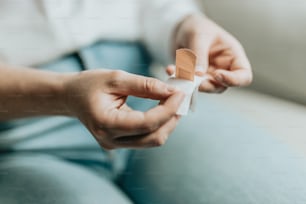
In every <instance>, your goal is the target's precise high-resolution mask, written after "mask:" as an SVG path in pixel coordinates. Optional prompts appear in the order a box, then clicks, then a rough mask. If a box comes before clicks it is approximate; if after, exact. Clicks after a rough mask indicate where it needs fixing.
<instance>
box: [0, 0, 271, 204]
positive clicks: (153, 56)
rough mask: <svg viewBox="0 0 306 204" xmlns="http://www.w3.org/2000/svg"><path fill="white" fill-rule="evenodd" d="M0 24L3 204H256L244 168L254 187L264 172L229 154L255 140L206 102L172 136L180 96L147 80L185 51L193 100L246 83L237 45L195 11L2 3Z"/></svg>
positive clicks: (189, 6) (165, 6)
mask: <svg viewBox="0 0 306 204" xmlns="http://www.w3.org/2000/svg"><path fill="white" fill-rule="evenodd" d="M0 17H1V19H2V20H1V21H0V27H1V32H0V39H1V41H0V46H1V49H0V59H1V67H0V120H1V121H2V123H1V134H0V144H1V152H2V153H1V157H0V173H1V174H0V178H1V179H0V203H6V204H10V203H32V204H33V203H40V204H43V203H65V204H69V203H74V204H77V203H116V204H117V203H118V204H121V203H131V202H135V203H168V204H169V203H177V204H179V203H236V204H237V203H253V201H252V199H253V198H252V196H250V194H249V193H250V192H251V191H253V190H254V189H255V187H254V188H252V187H249V188H247V187H245V186H244V185H242V181H243V180H244V179H245V181H246V182H247V183H248V182H249V181H250V180H251V179H249V180H248V179H247V178H248V177H247V176H246V175H247V174H245V173H244V170H243V168H242V167H245V168H246V169H247V168H248V169H249V170H250V171H249V172H253V174H251V175H253V176H256V177H257V178H258V180H257V184H258V185H262V187H263V186H264V185H263V184H265V178H266V177H265V175H261V174H259V173H258V172H260V171H259V169H260V168H264V167H262V165H261V164H262V163H258V164H254V165H253V166H252V165H250V164H249V163H247V161H248V159H249V157H247V156H245V157H243V156H241V157H240V159H241V160H239V159H238V160H239V161H240V163H239V162H238V163H237V162H236V160H234V159H233V157H234V156H233V155H237V154H236V152H235V151H234V149H237V151H238V149H239V144H238V143H237V141H239V140H240V141H242V140H241V138H240V136H241V135H248V136H246V138H253V136H255V135H256V136H258V132H256V131H255V133H254V134H250V130H252V127H251V125H249V124H247V123H245V122H243V120H241V119H239V117H236V116H235V115H234V116H233V115H231V114H230V113H227V112H218V111H217V112H214V114H210V115H207V113H208V112H209V108H214V107H216V109H218V107H217V105H216V104H215V103H211V104H210V103H209V102H205V103H201V104H199V109H198V110H197V112H196V113H195V114H194V115H192V116H188V117H185V118H183V121H181V124H180V125H178V121H179V120H180V117H179V116H177V115H176V110H177V109H178V107H179V105H180V103H181V101H182V100H183V98H184V95H183V94H182V92H181V91H180V90H177V89H176V88H174V87H171V86H169V85H167V84H166V83H164V82H162V81H160V80H158V79H155V78H152V77H149V72H148V67H149V64H150V63H151V61H152V60H154V61H158V62H161V63H163V64H164V65H165V66H167V68H166V71H167V73H168V74H169V75H171V74H173V73H174V71H175V67H174V66H173V65H171V63H172V62H173V57H174V53H175V50H176V49H179V48H189V49H192V50H193V51H194V52H195V53H196V54H197V56H198V60H197V65H198V67H201V69H198V70H197V74H198V75H201V76H203V75H205V76H206V77H207V79H208V80H205V81H203V82H202V83H201V85H200V87H199V91H200V92H207V93H222V92H224V91H225V90H226V89H227V88H229V87H241V86H247V85H249V84H250V83H251V81H252V70H251V66H250V63H249V60H248V58H247V56H246V54H245V51H244V49H243V47H242V46H241V44H240V43H239V42H238V40H237V39H235V38H234V37H233V36H232V35H231V34H229V33H228V32H226V31H225V30H224V29H223V28H221V27H220V26H218V25H217V24H216V23H214V22H213V21H212V20H210V19H209V18H208V17H206V16H205V15H204V14H203V13H202V12H201V11H200V9H199V8H198V7H197V6H196V4H195V3H194V2H193V1H190V0H180V1H177V0H155V1H145V0H138V1H137V0H125V1H107V0H100V1H98V0H92V1H71V0H66V1H48V0H38V1H34V0H30V1H27V2H24V1H17V0H2V1H1V2H0ZM147 51H148V52H147ZM37 68H40V69H37ZM145 75H147V76H145ZM131 96H134V97H137V98H143V99H144V100H139V99H137V98H133V97H131ZM148 99H153V100H155V101H157V102H159V103H158V104H156V103H154V104H152V103H151V102H152V101H151V100H148ZM152 106H153V107H152ZM207 108H208V109H207ZM50 116H52V117H50ZM226 116H229V117H231V118H232V119H231V120H230V121H228V120H225V118H224V117H226ZM221 118H222V119H221ZM204 122H205V123H206V125H205V126H204V127H205V128H204V129H203V130H202V129H201V127H202V126H203V123H204ZM237 123H238V124H242V125H241V126H242V127H244V128H242V129H239V128H236V129H233V128H231V129H230V128H227V129H226V124H232V125H235V124H237ZM222 125H223V126H222ZM218 126H220V127H223V128H221V129H220V128H218ZM222 130H224V131H225V130H226V131H228V132H227V133H225V132H222ZM173 131H174V132H173ZM172 132H173V133H172ZM251 132H252V131H251ZM91 135H92V136H93V137H92V136H91ZM170 135H173V136H172V137H171V140H169V142H168V143H167V145H165V146H164V147H163V148H154V149H150V150H132V149H145V148H149V147H157V146H162V145H164V144H165V142H166V141H167V139H168V137H169V136H170ZM211 135H213V136H211ZM214 135H215V136H214ZM227 135H230V136H231V137H232V141H229V139H228V137H226V136H227ZM260 135H261V134H260ZM212 137H213V138H212ZM260 138H261V139H262V140H263V137H261V136H258V137H257V139H258V140H260ZM224 142H227V144H228V148H230V149H231V150H232V152H234V153H233V154H230V153H229V152H228V151H220V152H219V153H217V152H216V151H217V150H218V149H220V148H219V147H218V146H217V144H220V145H221V146H222V145H223V143H224ZM100 147H102V149H101V148H100ZM243 147H245V146H243ZM248 147H249V148H250V149H252V148H253V147H252V146H248ZM241 148H242V147H241ZM254 148H255V147H254ZM114 149H115V150H114ZM110 150H111V151H110ZM250 151H251V150H250ZM263 151H264V150H263ZM250 154H251V153H250ZM254 155H256V154H254ZM228 162H229V163H231V162H232V164H233V165H231V164H229V163H228ZM234 164H236V165H234ZM238 174H240V175H242V176H238ZM243 175H245V176H243ZM250 178H253V177H250ZM239 179H240V180H239ZM255 183H256V182H255ZM248 184H249V185H251V183H248ZM255 186H256V185H255ZM267 186H269V187H270V186H271V185H267ZM231 189H233V190H231ZM235 189H236V190H235ZM247 189H249V190H247ZM258 191H259V190H258V189H257V191H256V192H257V193H258ZM256 192H255V193H256ZM256 195H257V197H256V200H257V201H259V203H260V202H261V201H265V200H266V197H265V194H264V193H258V194H256ZM263 203H267V202H263Z"/></svg>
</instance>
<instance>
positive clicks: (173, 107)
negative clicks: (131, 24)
mask: <svg viewBox="0 0 306 204" xmlns="http://www.w3.org/2000/svg"><path fill="white" fill-rule="evenodd" d="M64 87H65V90H66V91H65V93H66V96H67V99H66V106H67V109H69V111H70V112H71V115H74V116H76V117H78V118H79V119H80V121H81V122H83V123H84V125H85V126H86V127H87V128H88V130H89V131H90V132H91V133H92V134H93V135H94V137H95V138H96V140H97V141H98V142H99V144H100V145H101V146H102V147H103V148H105V149H114V148H144V147H153V146H160V145H162V144H164V143H165V141H166V139H167V137H168V136H169V134H170V133H171V131H172V130H173V129H174V128H175V126H176V124H177V122H178V119H179V117H178V116H177V115H176V111H177V109H178V107H179V105H180V103H181V101H182V100H183V98H184V95H183V94H182V93H181V92H178V91H177V90H175V89H174V88H173V87H170V86H168V85H167V84H165V83H163V82H161V81H159V80H157V79H154V78H149V77H143V76H138V75H134V74H129V73H127V72H123V71H109V70H91V71H84V72H81V73H78V74H75V75H73V76H72V77H71V78H69V80H67V82H66V83H64ZM129 95H133V96H137V97H142V98H150V99H155V100H160V101H161V102H160V104H159V105H158V106H156V107H155V108H153V109H151V110H148V111H147V112H140V111H135V110H132V109H131V108H130V107H128V106H127V104H126V103H125V102H126V99H127V97H128V96H129Z"/></svg>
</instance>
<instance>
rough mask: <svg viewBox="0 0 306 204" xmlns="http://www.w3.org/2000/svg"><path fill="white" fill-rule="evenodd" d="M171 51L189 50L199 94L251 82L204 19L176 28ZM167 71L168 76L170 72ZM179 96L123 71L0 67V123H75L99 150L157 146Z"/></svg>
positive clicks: (170, 126)
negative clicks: (45, 118)
mask: <svg viewBox="0 0 306 204" xmlns="http://www.w3.org/2000/svg"><path fill="white" fill-rule="evenodd" d="M173 39H174V41H173V52H174V51H175V50H176V49H177V48H180V47H186V48H190V49H192V50H194V52H195V53H196V54H197V55H198V65H201V66H202V67H203V69H202V70H199V71H198V72H197V74H198V75H206V76H207V77H208V78H209V80H207V81H203V82H202V84H201V86H200V91H205V92H222V91H224V90H225V89H226V88H227V87H230V86H245V85H248V84H249V83H251V81H252V72H251V67H250V64H249V62H248V59H247V57H246V55H245V52H244V51H243V48H242V46H241V45H240V44H239V42H238V41H237V40H236V39H235V38H233V37H232V36H231V35H230V34H228V33H227V32H226V31H224V30H223V29H222V28H220V27H219V26H217V25H216V24H214V23H213V22H212V21H210V20H209V19H207V18H206V17H204V16H200V15H192V16H189V17H187V18H186V19H184V20H183V21H182V22H181V23H180V24H178V26H177V29H176V30H175V32H174V38H173ZM174 71H175V70H174V67H173V66H168V67H167V72H168V74H172V73H173V72H174ZM130 95H133V96H137V97H142V98H150V99H154V100H158V101H160V104H159V105H158V106H156V107H154V108H152V109H150V110H148V111H147V112H140V111H136V110H132V109H131V108H130V107H128V105H127V104H126V99H127V97H128V96H130ZM183 98H184V95H183V93H182V92H180V91H178V90H176V89H175V88H173V87H170V86H169V85H167V84H165V83H163V82H161V81H159V80H157V79H153V78H149V77H143V76H137V75H134V74H130V73H127V72H123V71H111V70H90V71H83V72H80V73H69V74H62V73H54V72H48V71H40V70H36V69H30V68H18V69H16V68H15V67H10V66H8V65H3V64H2V65H0V99H1V100H0V121H5V120H10V119H16V118H22V117H32V116H41V115H64V116H70V117H76V118H78V119H79V120H80V121H81V122H82V123H83V124H84V125H85V126H86V127H87V128H88V130H89V131H90V132H91V133H92V135H93V136H94V137H95V139H96V140H97V142H98V143H99V144H100V145H101V146H102V147H103V148H105V149H115V148H148V147H155V146H160V145H163V144H164V143H165V142H166V140H167V138H168V136H169V135H170V133H171V132H172V131H173V130H174V128H175V127H176V125H177V123H178V120H179V116H177V115H176V111H177V109H178V107H179V105H180V103H181V102H182V100H183Z"/></svg>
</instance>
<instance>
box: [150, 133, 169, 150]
mask: <svg viewBox="0 0 306 204" xmlns="http://www.w3.org/2000/svg"><path fill="white" fill-rule="evenodd" d="M165 138H166V137H165V136H164V135H159V136H158V137H156V138H154V140H153V141H152V143H153V146H155V147H160V146H163V145H164V144H165V143H166V139H165Z"/></svg>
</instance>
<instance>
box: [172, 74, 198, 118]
mask: <svg viewBox="0 0 306 204" xmlns="http://www.w3.org/2000/svg"><path fill="white" fill-rule="evenodd" d="M202 80H204V78H202V77H198V76H196V77H195V80H194V81H189V80H184V79H177V78H174V77H171V78H169V79H168V80H167V82H166V83H167V84H169V85H172V86H174V87H176V88H177V89H180V90H181V91H183V92H184V93H185V98H184V100H183V102H182V103H181V105H180V107H179V109H178V110H177V114H178V115H187V114H188V111H189V109H191V110H192V111H194V110H195V103H196V98H197V93H198V88H199V85H200V84H201V82H202Z"/></svg>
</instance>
